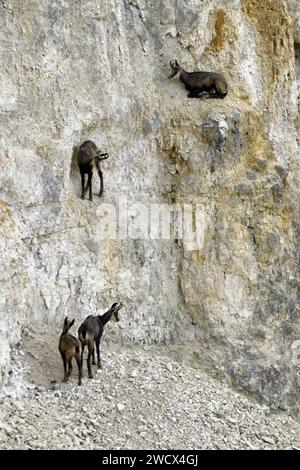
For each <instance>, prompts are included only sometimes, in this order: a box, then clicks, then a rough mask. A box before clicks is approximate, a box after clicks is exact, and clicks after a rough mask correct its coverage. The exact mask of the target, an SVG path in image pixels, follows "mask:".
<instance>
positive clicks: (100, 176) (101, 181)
mask: <svg viewBox="0 0 300 470" xmlns="http://www.w3.org/2000/svg"><path fill="white" fill-rule="evenodd" d="M98 175H99V178H100V191H99V196H100V197H101V196H102V194H103V189H104V184H103V172H102V171H101V170H100V168H98Z"/></svg>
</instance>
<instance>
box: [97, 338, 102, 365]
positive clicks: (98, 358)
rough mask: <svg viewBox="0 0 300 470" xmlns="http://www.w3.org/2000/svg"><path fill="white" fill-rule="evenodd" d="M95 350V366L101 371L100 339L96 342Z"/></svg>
mask: <svg viewBox="0 0 300 470" xmlns="http://www.w3.org/2000/svg"><path fill="white" fill-rule="evenodd" d="M96 349H97V366H98V369H102V364H101V359H100V338H99V340H96Z"/></svg>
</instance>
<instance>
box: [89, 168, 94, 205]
mask: <svg viewBox="0 0 300 470" xmlns="http://www.w3.org/2000/svg"><path fill="white" fill-rule="evenodd" d="M92 177H93V172H92V171H91V172H90V173H89V174H88V187H89V200H90V201H92V200H93V194H92Z"/></svg>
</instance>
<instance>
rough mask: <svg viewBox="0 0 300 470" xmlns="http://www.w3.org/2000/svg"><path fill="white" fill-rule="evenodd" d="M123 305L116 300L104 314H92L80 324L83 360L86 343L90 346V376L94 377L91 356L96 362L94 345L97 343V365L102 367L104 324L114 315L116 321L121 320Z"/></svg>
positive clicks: (79, 333)
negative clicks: (101, 354) (101, 353)
mask: <svg viewBox="0 0 300 470" xmlns="http://www.w3.org/2000/svg"><path fill="white" fill-rule="evenodd" d="M122 307H123V305H122V304H121V303H118V302H115V303H114V304H113V305H112V306H111V308H110V309H109V310H108V311H107V312H105V313H104V314H103V315H98V316H93V315H90V316H89V317H87V318H86V319H85V320H84V322H83V323H82V324H81V325H80V327H79V330H78V337H79V339H80V341H81V344H82V356H81V360H83V351H84V347H85V345H87V346H88V358H87V367H88V374H89V378H90V379H92V378H93V374H92V369H91V356H93V362H92V364H96V362H95V349H94V345H95V343H96V350H97V366H98V369H102V366H101V360H100V339H101V336H102V333H103V329H104V326H105V325H106V323H107V322H109V320H110V319H111V318H112V317H113V318H114V319H115V321H119V316H118V312H119V310H121V308H122Z"/></svg>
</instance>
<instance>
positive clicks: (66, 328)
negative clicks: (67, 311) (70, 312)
mask: <svg viewBox="0 0 300 470" xmlns="http://www.w3.org/2000/svg"><path fill="white" fill-rule="evenodd" d="M74 322H75V319H74V318H73V320H72V321H70V320H69V319H68V317H66V318H65V320H64V325H63V331H62V334H63V335H66V334H67V333H68V331H69V329H70V328H71V326H73V325H74Z"/></svg>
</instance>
